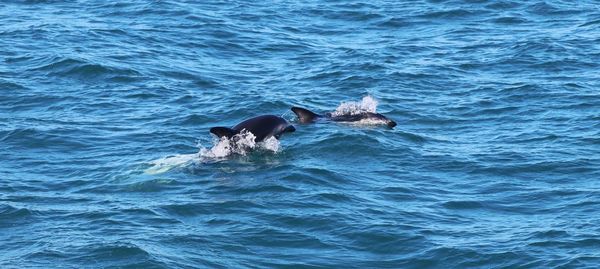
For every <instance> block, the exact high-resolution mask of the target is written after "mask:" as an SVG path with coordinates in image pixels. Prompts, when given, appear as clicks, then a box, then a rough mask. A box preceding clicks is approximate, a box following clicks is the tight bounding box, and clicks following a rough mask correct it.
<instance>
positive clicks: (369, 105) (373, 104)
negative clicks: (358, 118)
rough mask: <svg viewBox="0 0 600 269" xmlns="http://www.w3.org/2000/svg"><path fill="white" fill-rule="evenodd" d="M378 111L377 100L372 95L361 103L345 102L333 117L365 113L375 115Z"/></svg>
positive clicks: (332, 114) (364, 98)
mask: <svg viewBox="0 0 600 269" xmlns="http://www.w3.org/2000/svg"><path fill="white" fill-rule="evenodd" d="M376 111H377V100H375V98H373V97H372V96H370V95H367V96H365V97H363V99H362V100H361V101H360V102H352V101H351V102H343V103H341V104H340V105H339V106H338V107H337V108H336V109H335V111H334V112H333V113H331V116H334V117H336V116H342V115H356V114H361V113H365V112H371V113H375V112H376Z"/></svg>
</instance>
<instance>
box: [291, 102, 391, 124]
mask: <svg viewBox="0 0 600 269" xmlns="http://www.w3.org/2000/svg"><path fill="white" fill-rule="evenodd" d="M292 111H293V112H294V114H296V116H298V119H299V120H300V122H301V123H310V122H315V121H316V120H318V119H327V120H331V121H337V122H360V121H368V122H370V123H372V124H385V125H386V126H388V127H390V128H394V126H396V122H395V121H393V120H390V119H388V118H386V117H385V116H384V115H381V114H379V113H374V112H361V113H358V114H344V115H333V114H332V113H326V114H325V115H319V114H317V113H314V112H312V111H310V110H308V109H305V108H301V107H292Z"/></svg>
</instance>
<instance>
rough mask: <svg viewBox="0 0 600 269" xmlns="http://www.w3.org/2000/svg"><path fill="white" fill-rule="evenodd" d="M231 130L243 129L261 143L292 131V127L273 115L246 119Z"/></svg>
mask: <svg viewBox="0 0 600 269" xmlns="http://www.w3.org/2000/svg"><path fill="white" fill-rule="evenodd" d="M231 129H233V130H235V131H237V132H241V131H242V130H244V129H245V130H246V131H248V132H251V133H252V134H253V135H254V136H255V137H256V139H255V141H257V142H258V141H263V140H264V139H266V138H268V137H270V136H275V137H279V135H281V133H282V132H293V131H294V130H293V129H294V127H292V126H291V125H289V124H288V122H287V121H286V120H285V119H283V118H281V117H278V116H275V115H263V116H258V117H254V118H251V119H247V120H245V121H242V122H240V123H238V124H237V125H236V126H233V128H231Z"/></svg>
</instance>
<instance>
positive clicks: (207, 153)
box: [145, 131, 281, 174]
mask: <svg viewBox="0 0 600 269" xmlns="http://www.w3.org/2000/svg"><path fill="white" fill-rule="evenodd" d="M255 138H256V137H255V136H254V134H252V133H250V132H247V131H242V132H241V133H239V134H237V135H235V136H233V137H231V138H227V137H221V138H220V139H219V140H215V142H214V145H213V146H212V147H211V148H210V149H208V148H205V147H200V151H199V152H198V153H194V154H178V155H175V156H169V157H164V158H160V159H157V160H154V161H151V162H150V163H149V164H150V165H152V166H151V167H150V168H148V169H146V170H145V173H146V174H160V173H164V172H167V171H169V170H171V169H173V168H176V167H187V166H189V165H193V164H199V163H203V162H210V161H217V160H221V159H224V158H226V157H228V156H231V155H242V156H245V155H247V154H248V153H249V152H251V151H253V150H256V149H262V150H265V151H268V152H279V151H280V149H281V146H280V143H279V140H277V138H275V137H269V138H268V139H265V140H264V141H262V142H255V141H254V139H255Z"/></svg>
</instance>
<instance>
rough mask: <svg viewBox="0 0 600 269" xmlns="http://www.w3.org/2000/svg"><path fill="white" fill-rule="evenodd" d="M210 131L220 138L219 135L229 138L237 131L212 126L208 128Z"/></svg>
mask: <svg viewBox="0 0 600 269" xmlns="http://www.w3.org/2000/svg"><path fill="white" fill-rule="evenodd" d="M210 132H211V133H212V134H214V135H216V136H218V137H219V138H221V137H227V138H231V137H232V136H234V135H236V134H237V133H238V131H236V130H233V129H231V128H227V127H213V128H210Z"/></svg>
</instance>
